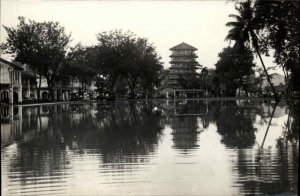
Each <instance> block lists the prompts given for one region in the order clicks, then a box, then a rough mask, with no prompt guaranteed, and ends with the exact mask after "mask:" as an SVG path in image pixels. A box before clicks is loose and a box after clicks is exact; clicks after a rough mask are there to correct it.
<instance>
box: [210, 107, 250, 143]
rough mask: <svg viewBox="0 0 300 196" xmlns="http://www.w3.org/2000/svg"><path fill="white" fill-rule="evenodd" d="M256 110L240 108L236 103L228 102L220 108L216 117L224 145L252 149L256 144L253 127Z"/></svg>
mask: <svg viewBox="0 0 300 196" xmlns="http://www.w3.org/2000/svg"><path fill="white" fill-rule="evenodd" d="M253 113H255V109H254V108H252V107H240V106H237V105H236V103H235V102H228V103H227V105H226V106H225V107H220V109H219V112H218V113H217V116H216V125H217V129H218V130H217V131H218V133H219V134H220V135H221V136H222V143H224V144H225V145H226V146H227V147H230V148H235V147H237V148H250V147H252V146H253V145H254V143H255V131H256V129H255V128H254V127H253V121H254V115H253Z"/></svg>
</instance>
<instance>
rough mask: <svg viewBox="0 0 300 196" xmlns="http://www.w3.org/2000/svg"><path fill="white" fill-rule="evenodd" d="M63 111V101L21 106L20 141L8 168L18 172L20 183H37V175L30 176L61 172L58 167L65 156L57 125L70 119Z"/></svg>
mask: <svg viewBox="0 0 300 196" xmlns="http://www.w3.org/2000/svg"><path fill="white" fill-rule="evenodd" d="M43 110H44V111H47V112H46V113H44V112H43ZM67 112H68V107H66V105H49V106H46V107H43V108H42V107H40V106H37V107H25V108H23V115H22V125H23V126H22V141H20V142H18V150H17V151H16V154H15V156H14V158H13V159H12V160H11V163H10V165H11V167H10V170H11V172H19V173H20V177H19V179H20V180H21V182H22V183H23V185H32V184H39V183H40V182H39V180H40V179H39V178H36V179H34V180H32V179H31V178H32V177H33V176H34V177H40V176H59V175H63V173H61V172H60V171H61V170H63V169H64V168H65V166H66V164H67V163H69V159H68V157H67V152H66V145H65V144H64V139H63V137H62V134H61V129H60V125H62V124H64V123H65V122H67V123H68V122H69V121H70V119H68V120H67V121H65V120H66V118H65V117H66V116H68V115H67V114H68V113H67ZM45 122H46V123H45ZM62 180H63V179H62Z"/></svg>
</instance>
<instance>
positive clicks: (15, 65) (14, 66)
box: [0, 58, 24, 70]
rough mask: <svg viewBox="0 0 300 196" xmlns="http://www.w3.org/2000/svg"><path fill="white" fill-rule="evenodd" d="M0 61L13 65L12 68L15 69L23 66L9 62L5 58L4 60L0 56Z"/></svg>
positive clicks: (21, 68)
mask: <svg viewBox="0 0 300 196" xmlns="http://www.w3.org/2000/svg"><path fill="white" fill-rule="evenodd" d="M0 62H2V63H5V64H7V65H9V66H11V67H13V68H14V69H17V70H24V67H22V66H21V65H18V64H16V63H12V62H9V61H7V60H5V59H3V58H0Z"/></svg>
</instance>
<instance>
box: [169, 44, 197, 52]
mask: <svg viewBox="0 0 300 196" xmlns="http://www.w3.org/2000/svg"><path fill="white" fill-rule="evenodd" d="M170 50H197V48H195V47H193V46H191V45H189V44H186V43H184V42H182V43H181V44H178V45H177V46H174V47H172V48H170Z"/></svg>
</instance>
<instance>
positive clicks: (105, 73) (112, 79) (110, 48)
mask: <svg viewBox="0 0 300 196" xmlns="http://www.w3.org/2000/svg"><path fill="white" fill-rule="evenodd" d="M97 39H98V44H97V45H96V46H95V47H96V49H97V62H98V64H97V66H96V69H97V73H99V74H100V75H102V78H104V79H105V80H106V82H107V83H108V90H109V92H110V93H111V94H113V88H114V86H115V83H116V80H117V79H118V77H119V76H120V75H124V74H125V72H126V66H125V65H124V64H126V60H125V58H126V55H127V52H129V51H128V50H127V49H129V48H128V47H127V46H128V45H127V44H128V43H130V40H132V39H133V34H132V33H131V32H127V33H123V32H122V31H121V30H113V31H110V32H102V33H99V34H98V35H97ZM129 47H130V46H129Z"/></svg>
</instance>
